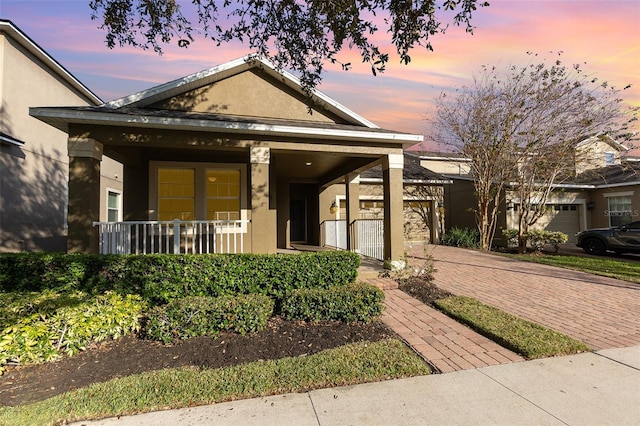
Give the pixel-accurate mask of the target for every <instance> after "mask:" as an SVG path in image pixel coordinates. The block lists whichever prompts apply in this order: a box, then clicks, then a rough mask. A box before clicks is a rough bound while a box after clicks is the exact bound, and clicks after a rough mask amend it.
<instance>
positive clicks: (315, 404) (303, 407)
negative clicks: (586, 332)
mask: <svg viewBox="0 0 640 426" xmlns="http://www.w3.org/2000/svg"><path fill="white" fill-rule="evenodd" d="M80 424H92V425H175V424H183V425H216V424H224V425H345V424H350V425H424V424H434V425H440V424H447V425H488V424H491V425H521V424H527V425H534V424H535V425H546V424H558V425H563V424H564V425H592V424H598V425H640V346H635V347H630V348H619V349H605V350H601V351H598V352H595V353H584V354H579V355H571V356H566V357H560V358H546V359H541V360H533V361H525V362H517V363H512V364H505V365H496V366H491V367H483V368H478V369H475V370H465V371H457V372H453V373H448V374H439V375H431V376H421V377H414V378H409V379H401V380H390V381H386V382H379V383H368V384H363V385H356V386H347V387H340V388H330V389H321V390H316V391H311V392H307V393H300V394H287V395H277V396H272V397H266V398H255V399H249V400H243V401H234V402H227V403H220V404H214V405H209V406H202V407H192V408H185V409H180V410H171V411H161V412H155V413H149V414H142V415H138V416H129V417H120V418H119V419H116V418H113V419H105V420H101V421H96V422H81V423H77V425H80Z"/></svg>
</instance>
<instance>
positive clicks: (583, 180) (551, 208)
mask: <svg viewBox="0 0 640 426" xmlns="http://www.w3.org/2000/svg"><path fill="white" fill-rule="evenodd" d="M625 151H626V148H625V147H624V146H623V145H621V144H619V143H618V142H616V141H615V140H613V139H612V138H610V137H609V136H606V135H596V136H592V137H589V138H586V139H584V140H583V141H581V142H580V143H578V144H577V145H576V161H575V173H574V174H575V177H574V178H572V179H570V180H567V181H563V182H562V183H559V184H557V185H555V186H554V189H553V191H552V192H551V194H550V195H549V197H548V199H547V202H546V204H547V212H546V213H545V215H544V216H543V217H542V218H541V219H539V220H538V222H537V223H536V224H535V225H533V226H532V229H546V230H549V231H560V232H564V233H565V234H567V235H568V236H569V241H570V242H574V241H575V234H576V233H578V232H580V231H582V230H585V229H588V228H593V227H608V226H615V225H618V224H622V222H624V223H626V222H630V221H631V219H633V218H634V217H636V216H637V212H638V211H640V186H639V184H640V175H639V174H638V173H639V171H640V167H639V166H638V165H639V164H640V163H638V162H636V161H628V160H626V159H625V157H624V155H623V154H624V152H625ZM421 164H423V165H424V166H426V167H429V168H430V169H431V170H435V171H439V172H441V173H442V172H443V171H447V170H449V171H451V172H452V173H443V175H444V176H445V177H446V178H449V179H451V180H452V181H453V183H452V184H451V185H447V186H446V187H445V188H446V189H445V196H444V207H445V211H446V225H445V228H446V229H450V228H452V227H461V228H465V227H467V228H472V229H473V228H475V227H476V224H475V214H474V213H473V211H474V209H475V208H476V198H475V195H474V185H473V177H472V176H471V173H470V167H469V164H470V159H467V158H463V157H461V156H458V155H455V154H449V153H447V154H442V153H421ZM456 171H458V172H456ZM518 208H519V200H518V199H517V196H516V195H515V193H514V192H512V191H509V190H508V189H507V193H506V197H505V200H504V202H503V205H502V206H501V208H500V209H499V210H500V214H499V216H498V232H497V233H496V238H495V241H496V243H497V244H500V243H501V237H502V235H501V232H500V230H501V229H515V228H517V223H518V216H517V211H518Z"/></svg>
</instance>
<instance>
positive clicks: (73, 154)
mask: <svg viewBox="0 0 640 426" xmlns="http://www.w3.org/2000/svg"><path fill="white" fill-rule="evenodd" d="M68 152H69V207H68V217H67V223H68V234H67V251H68V252H79V253H97V252H98V228H96V227H94V226H93V222H94V221H95V222H97V221H99V220H100V162H101V161H102V144H101V143H100V142H98V141H96V140H93V139H87V138H69V140H68Z"/></svg>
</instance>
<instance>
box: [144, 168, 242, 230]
mask: <svg viewBox="0 0 640 426" xmlns="http://www.w3.org/2000/svg"><path fill="white" fill-rule="evenodd" d="M149 170H150V178H149V179H150V186H151V187H152V188H153V187H155V188H156V191H151V193H150V195H149V208H150V209H151V211H152V216H151V218H152V219H157V220H160V221H169V220H175V219H178V220H240V219H246V211H245V212H244V213H243V208H244V209H246V207H243V206H242V194H243V188H242V182H243V181H245V179H246V169H245V168H244V165H239V164H238V165H236V164H217V163H195V162H189V163H187V162H184V163H179V162H176V163H170V162H151V163H150V168H149ZM154 213H155V214H154Z"/></svg>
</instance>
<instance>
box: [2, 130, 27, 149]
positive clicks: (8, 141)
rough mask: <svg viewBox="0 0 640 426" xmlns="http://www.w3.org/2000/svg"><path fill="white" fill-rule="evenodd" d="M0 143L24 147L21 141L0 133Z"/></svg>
mask: <svg viewBox="0 0 640 426" xmlns="http://www.w3.org/2000/svg"><path fill="white" fill-rule="evenodd" d="M0 143H2V144H8V145H13V146H18V147H21V146H24V142H22V141H21V140H18V139H16V138H13V137H11V136H9V135H6V134H4V133H0Z"/></svg>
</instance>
